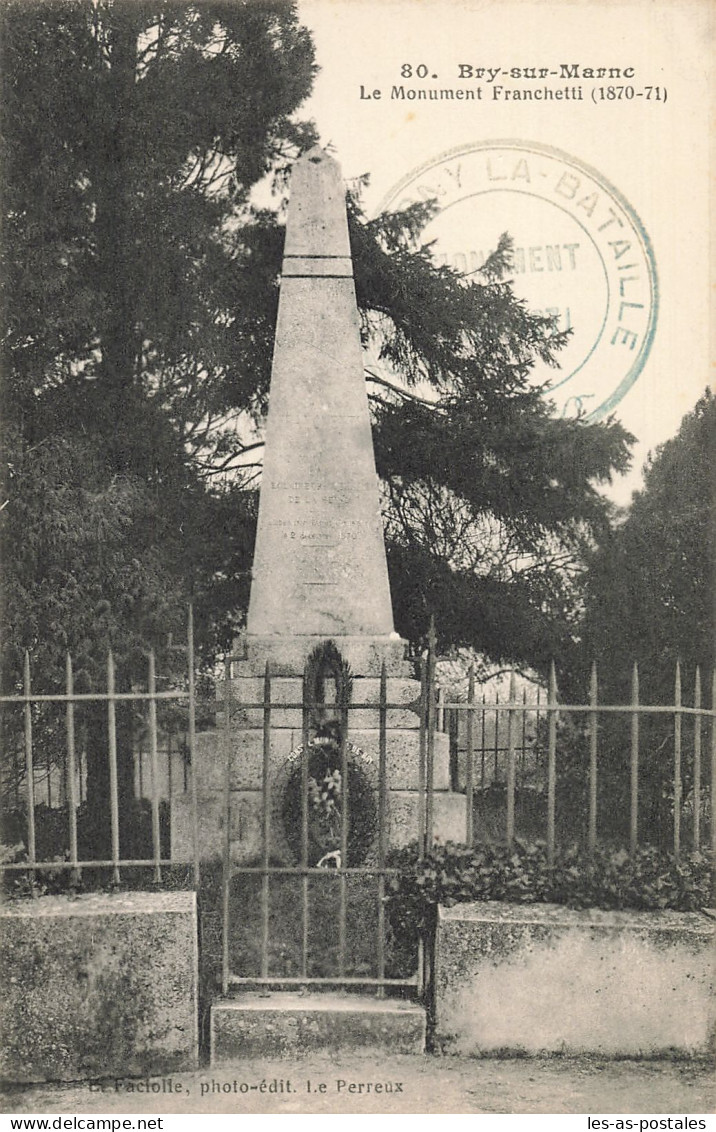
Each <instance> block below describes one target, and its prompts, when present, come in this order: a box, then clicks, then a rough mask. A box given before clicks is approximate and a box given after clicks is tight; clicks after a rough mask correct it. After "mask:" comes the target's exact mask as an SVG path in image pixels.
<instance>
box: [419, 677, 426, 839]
mask: <svg viewBox="0 0 716 1132" xmlns="http://www.w3.org/2000/svg"><path fill="white" fill-rule="evenodd" d="M426 685H427V663H426V660H425V657H424V656H421V658H420V746H419V748H418V859H419V860H422V859H423V857H424V856H425V754H426V749H427V688H426Z"/></svg>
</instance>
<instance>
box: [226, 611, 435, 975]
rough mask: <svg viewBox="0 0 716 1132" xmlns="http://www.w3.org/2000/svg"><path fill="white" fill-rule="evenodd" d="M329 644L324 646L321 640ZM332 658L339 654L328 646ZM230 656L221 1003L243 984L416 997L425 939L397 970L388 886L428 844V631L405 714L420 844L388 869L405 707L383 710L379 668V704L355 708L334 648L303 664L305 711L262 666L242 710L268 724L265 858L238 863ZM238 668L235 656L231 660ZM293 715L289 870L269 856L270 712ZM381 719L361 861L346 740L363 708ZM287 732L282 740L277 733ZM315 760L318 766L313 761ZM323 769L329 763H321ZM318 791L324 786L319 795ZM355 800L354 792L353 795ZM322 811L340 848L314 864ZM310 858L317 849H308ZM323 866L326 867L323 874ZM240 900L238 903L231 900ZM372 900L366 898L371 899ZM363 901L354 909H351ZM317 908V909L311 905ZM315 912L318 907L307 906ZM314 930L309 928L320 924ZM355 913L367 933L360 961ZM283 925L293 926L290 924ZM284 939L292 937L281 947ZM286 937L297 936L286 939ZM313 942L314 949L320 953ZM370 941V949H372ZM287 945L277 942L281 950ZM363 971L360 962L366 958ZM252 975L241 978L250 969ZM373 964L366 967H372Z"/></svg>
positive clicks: (431, 690)
mask: <svg viewBox="0 0 716 1132" xmlns="http://www.w3.org/2000/svg"><path fill="white" fill-rule="evenodd" d="M326 644H327V646H331V642H327V643H326ZM332 647H333V649H335V646H332ZM231 659H233V658H228V660H227V663H226V667H225V680H224V705H225V707H224V726H225V728H226V729H227V731H226V735H225V740H226V777H225V784H224V787H225V788H224V815H223V816H224V834H225V838H224V852H223V876H222V887H223V892H222V910H223V924H222V990H223V993H224V994H225V995H226V994H228V993H230V992H231V991H232V990H235V989H237V988H245V987H251V986H252V987H262V986H263V987H267V988H268V987H273V988H296V987H310V986H312V987H319V986H321V987H338V988H340V987H345V988H363V989H365V990H373V991H374V992H375V993H376V995H377V996H378V997H383V996H385V994H386V992H392V993H398V994H403V995H405V994H410V995H412V996H421V995H422V994H423V992H424V990H425V986H426V981H429V979H428V980H426V974H427V973H428V971H427V968H428V964H427V961H426V954H427V951H428V950H429V949H426V947H425V943H424V940H423V939H422V938H417V934H418V933H417V931H416V933H415V935H416V938H415V939H414V955H412V962H411V969H410V970H400V971H397V970H396V969H395V961H394V957H393V956H391V954H390V943H391V940H393V939H394V934H395V933H394V932H393V930H392V929H391V925H390V922H389V920H390V916H389V913H388V912H387V908H386V898H387V897H388V896H389V888H390V886H391V885H392V884H393V883H394V881H395V880H396V878H399V877H400V876H401V874H406V873H410V872H412V871H414V869H415V865H416V863H417V862H418V861H419V860H420V859H421V858H422V857H424V855H425V853H426V852H428V851H429V849H430V847H431V844H432V825H433V766H434V748H435V729H436V717H437V711H436V709H437V697H436V682H435V640H434V633H431V637H430V644H429V648H428V650H427V653H426V655H425V656H424V657H423V658H422V660H421V662H420V693H419V696H418V697H416V700H415V701H414V702H413V703H412V704H410V705H407V706H408V707H410V708H411V709H412V710H414V711H415V712H416V713H417V714H418V716H419V754H418V763H419V765H418V768H417V770H418V787H417V830H416V832H417V846H416V848H415V853H414V854H413V855H412V860H408V859H406V857H407V854H405V853H403V855H402V859H401V860H399V861H398V862H397V863H395V861H394V860H393V855H392V854H391V852H390V846H389V843H388V807H389V801H390V800H389V793H390V792H389V787H388V773H387V745H388V744H387V739H388V713H389V711H390V710H391V709H393V708H396V709H402V710H405V708H406V704H405V703H401V704H394V703H390V702H389V701H388V679H387V675H386V667H385V664H383V666H382V670H381V676H380V690H379V700H378V703H377V704H376V703H370V704H359V703H354V702H353V701H352V699H351V677H350V673H349V670H348V669H347V666H345V665H344V664H343V662H342V659H341V657H340V654H339V653H338V651H337V649H336V650H335V652H334V653H332V652H331V648H330V647H329V648H328V649H327V651H326V647H325V646H324V652H323V655H322V657H321V658H320V659H319V660H318V661H316V660H315V658H314V659H309V661H308V663H307V664H306V668H305V670H304V673H303V682H302V692H303V694H302V699H301V702H300V703H286V702H284V701H282V702H281V703H280V704H279V703H278V701H277V700H276V699H275V698H274V695H273V692H272V686H273V678H272V674H271V670H270V667H269V665H268V664H267V665H266V669H265V674H264V679H263V696H262V698H261V701H260V702H255V703H241V708H242V709H246V710H253V711H257V710H258V711H259V712H260V713H261V719H262V725H263V759H262V776H261V800H262V801H261V805H262V810H261V850H260V854H259V855H258V860H257V861H254V862H251V863H249V864H240V863H236V862H235V861H233V860H232V856H231V828H232V825H231V823H232V789H231V759H232V734H233V733H232V720H231V714H232V712H231V709H232V705H236V704H237V703H238V699H237V697H236V695H235V691H234V682H233V681H232V673H231ZM237 659H238V658H237ZM327 681H330V682H332V683H334V684H335V697H334V698H333V699H331V698H330V696H327V689H326V684H327ZM278 707H280V709H281V710H282V711H285V710H286V709H293V710H298V711H300V712H301V719H302V743H301V746H300V747H299V748H298V750H297V752H295V773H294V780H293V781H294V788H295V793H296V794H297V795H298V802H299V807H298V810H297V813H296V830H297V833H298V837H297V840H298V844H297V845H296V846H295V847H294V857H295V859H294V860H293V861H286V860H283V861H281V860H277V859H276V857H275V855H274V847H275V837H274V833H275V831H274V828H273V825H274V823H275V821H276V813H275V798H274V797H273V789H272V788H273V786H274V783H273V781H272V760H271V738H272V734H273V733H275V728H274V727H273V725H272V713H273V712H274V711H275V710H276V709H277V708H278ZM376 708H377V711H378V752H377V754H378V762H377V782H376V784H375V790H374V795H375V798H374V801H375V816H376V819H377V821H376V825H377V828H376V831H375V837H374V841H373V845H372V849H371V851H370V852H369V853H368V854H367V857H366V858H365V859H362V860H361V859H359V858H358V859H356V853H355V849H354V844H355V841H356V836H355V828H356V826H355V823H354V817H355V815H356V812H357V807H358V803H359V793H358V791H357V787H356V782H357V779H356V773H355V771H354V770H353V769H352V763H351V753H352V744H351V742H350V731H349V725H348V724H349V709H350V712H351V716H352V717H353V718H355V716H354V713H355V712H360V711H361V710H362V709H365V710H370V711H372V712H375V711H376ZM284 734H285V732H284ZM321 750H323V751H324V752H325V751H326V750H328V751H330V752H332V757H333V759H334V763H335V767H334V769H333V771H332V773H330V774H329V773H327V774H326V777H325V779H324V780H323V782H317V781H316V775H315V767H314V765H313V764H312V758H316V759H318V754H319V753H320V752H321ZM319 763H320V760H319ZM326 765H328V766H329V769H330V759H329V762H328V764H326ZM321 787H323V789H321ZM352 794H353V795H354V796H353V797H352ZM317 806H318V807H319V808H320V807H321V806H322V807H323V808H324V810H327V811H329V812H330V813H331V814H332V818H333V829H334V833H335V849H334V850H333V851H332V852H327V853H326V855H325V857H324V859H322V860H321V861H316V860H315V859H314V858H315V855H316V854H315V848H314V846H313V841H312V822H313V820H314V815H315V810H316V807H317ZM312 849H313V852H312ZM328 865H331V866H332V867H330V868H328ZM327 890H330V892H331V899H327V898H325V899H323V900H322V901H321V900H318V898H317V893H320V892H321V891H322V892H323V893H326V891H327ZM241 891H243V894H244V895H243V897H241V896H240V895H238V894H239V893H240V892H241ZM369 891H370V897H368V895H367V893H368V892H369ZM356 901H357V902H358V904H359V908H358V910H357V911H356V908H355V906H354V905H355V903H356ZM317 904H319V905H320V908H319V909H318V912H317V911H316V907H315V906H316V905H317ZM312 905H313V907H312ZM317 915H319V916H320V922H316V916H317ZM356 916H358V918H359V924H358V929H359V934H360V935H361V936H362V939H361V946H360V948H359V951H360V952H361V953H362V956H363V958H362V960H360V959H359V961H357V960H356V940H355V938H354V937H355V934H356ZM242 917H243V920H244V922H246V920H247V918H248V920H250V931H251V932H252V933H253V937H254V943H253V948H254V949H253V952H252V956H251V958H252V959H253V962H252V963H248V962H246V961H245V960H246V954H245V950H244V953H243V959H244V962H242V954H239V955H238V956H237V954H236V948H235V947H232V940H233V941H234V943H235V935H236V931H237V927H240V924H239V921H240V920H241V918H242ZM286 921H290V923H289V924H288V926H287V924H286ZM282 928H283V929H284V932H283V934H284V943H285V946H286V947H287V948H288V950H289V951H291V955H290V957H289V959H290V962H289V967H288V968H286V965H285V963H283V969H277V966H278V967H281V966H282V964H281V963H279V964H276V962H275V957H276V953H277V949H279V942H278V941H277V936H281V934H282V932H281V929H282ZM286 931H288V933H289V936H290V938H289V939H288V941H287V943H286V941H285V933H286ZM291 932H292V933H293V934H292V935H291ZM317 937H318V944H317ZM368 940H372V943H371V944H370V945H369V944H368V942H367V941H368ZM317 945H318V947H319V949H320V948H323V950H324V955H323V956H321V958H322V959H325V956H326V954H328V955H329V959H330V962H322V963H319V964H318V966H317V963H316V956H315V954H313V953H312V952H314V951H315V948H316V946H317ZM282 946H283V945H282ZM238 950H239V952H241V948H239V949H238ZM367 952H370V962H369V963H366V961H365V957H366V953H367ZM248 966H252V967H253V970H252V971H248V970H247V967H248ZM367 967H369V968H370V969H367Z"/></svg>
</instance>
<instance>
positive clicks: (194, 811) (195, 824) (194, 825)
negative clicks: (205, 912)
mask: <svg viewBox="0 0 716 1132" xmlns="http://www.w3.org/2000/svg"><path fill="white" fill-rule="evenodd" d="M186 651H187V663H188V666H189V672H188V678H189V735H188V745H189V765H190V766H191V819H192V820H191V834H192V848H193V851H194V887H195V888H196V890H197V892H198V891H199V887H200V868H201V866H200V863H199V801H198V797H197V794H198V786H197V780H196V779H197V766H196V685H195V677H194V605H193V603H192V602H190V603H189V616H188V619H187V627H186ZM168 751H169V805H170V806H171V767H172V756H171V733H170V735H169V748H168Z"/></svg>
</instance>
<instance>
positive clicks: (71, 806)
mask: <svg viewBox="0 0 716 1132" xmlns="http://www.w3.org/2000/svg"><path fill="white" fill-rule="evenodd" d="M65 687H66V689H67V692H68V693H69V694H71V693H72V691H73V687H74V675H73V672H72V657H71V656H70V654H69V652H68V653H67V654H66V656H65ZM66 732H67V762H66V766H65V770H66V776H67V783H66V791H67V816H68V821H69V827H70V866H71V867H72V869H73V874H72V879H73V881H78V880H79V879H80V871H79V869H78V867H77V792H76V782H75V775H76V773H77V766H76V757H75V705H74V704H73V703H72V701H71V700H70V701H68V703H67V711H66Z"/></svg>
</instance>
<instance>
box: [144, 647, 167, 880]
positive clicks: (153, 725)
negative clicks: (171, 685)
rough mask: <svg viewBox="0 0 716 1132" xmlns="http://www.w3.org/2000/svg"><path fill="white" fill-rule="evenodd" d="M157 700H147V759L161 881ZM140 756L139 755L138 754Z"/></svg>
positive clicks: (152, 688) (152, 687) (152, 685)
mask: <svg viewBox="0 0 716 1132" xmlns="http://www.w3.org/2000/svg"><path fill="white" fill-rule="evenodd" d="M147 687H148V689H149V692H150V695H152V697H154V696H155V694H156V691H157V670H156V659H155V657H154V650H152V651H151V652H150V653H149V676H148V684H147ZM157 746H158V744H157V701H156V699H155V698H152V699H151V700H150V701H149V760H150V767H151V772H152V848H153V850H154V880H155V882H156V883H157V884H159V883H160V882H161V879H162V870H161V866H160V863H159V862H160V861H161V857H162V851H161V846H160V843H159V840H160V839H159V753H158V750H157ZM140 757H141V756H140Z"/></svg>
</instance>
